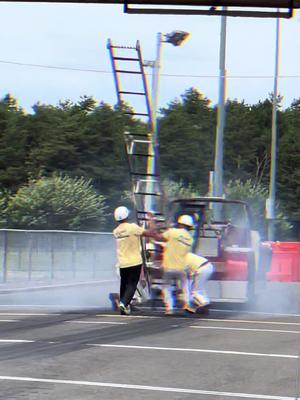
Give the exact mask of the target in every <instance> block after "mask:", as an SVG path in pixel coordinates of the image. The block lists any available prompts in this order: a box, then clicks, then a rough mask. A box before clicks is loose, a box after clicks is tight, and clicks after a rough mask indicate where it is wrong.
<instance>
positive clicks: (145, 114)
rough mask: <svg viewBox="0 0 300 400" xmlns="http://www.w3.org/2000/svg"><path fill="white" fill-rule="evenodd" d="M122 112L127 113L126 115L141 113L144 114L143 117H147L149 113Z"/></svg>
mask: <svg viewBox="0 0 300 400" xmlns="http://www.w3.org/2000/svg"><path fill="white" fill-rule="evenodd" d="M124 114H127V115H142V116H144V117H149V114H147V113H135V112H129V111H128V112H124Z"/></svg>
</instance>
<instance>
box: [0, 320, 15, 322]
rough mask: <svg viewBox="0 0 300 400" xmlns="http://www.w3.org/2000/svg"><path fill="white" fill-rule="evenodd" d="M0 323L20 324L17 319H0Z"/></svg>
mask: <svg viewBox="0 0 300 400" xmlns="http://www.w3.org/2000/svg"><path fill="white" fill-rule="evenodd" d="M0 322H20V320H19V319H0Z"/></svg>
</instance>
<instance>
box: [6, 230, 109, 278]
mask: <svg viewBox="0 0 300 400" xmlns="http://www.w3.org/2000/svg"><path fill="white" fill-rule="evenodd" d="M0 260H1V266H0V282H3V283H5V282H20V281H25V280H28V281H31V280H32V281H34V280H54V279H62V280H70V279H72V280H77V279H95V280H96V279H112V278H113V277H115V268H114V265H115V243H114V238H113V236H112V235H111V233H107V232H101V233H95V232H75V231H34V230H6V229H1V230H0Z"/></svg>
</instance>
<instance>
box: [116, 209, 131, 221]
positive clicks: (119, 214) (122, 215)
mask: <svg viewBox="0 0 300 400" xmlns="http://www.w3.org/2000/svg"><path fill="white" fill-rule="evenodd" d="M128 216H129V210H128V208H127V207H124V206H121V207H118V208H116V209H115V212H114V217H115V220H116V221H123V220H124V219H127V218H128Z"/></svg>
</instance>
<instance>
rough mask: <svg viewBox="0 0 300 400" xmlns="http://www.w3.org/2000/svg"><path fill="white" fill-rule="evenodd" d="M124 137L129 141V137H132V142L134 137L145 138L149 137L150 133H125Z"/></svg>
mask: <svg viewBox="0 0 300 400" xmlns="http://www.w3.org/2000/svg"><path fill="white" fill-rule="evenodd" d="M124 135H125V136H129V139H131V136H132V137H133V140H134V136H137V137H147V138H149V137H151V133H127V132H125V133H124ZM131 140H132V139H131Z"/></svg>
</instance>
